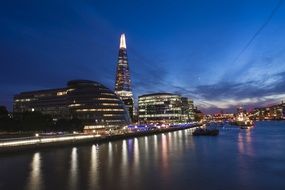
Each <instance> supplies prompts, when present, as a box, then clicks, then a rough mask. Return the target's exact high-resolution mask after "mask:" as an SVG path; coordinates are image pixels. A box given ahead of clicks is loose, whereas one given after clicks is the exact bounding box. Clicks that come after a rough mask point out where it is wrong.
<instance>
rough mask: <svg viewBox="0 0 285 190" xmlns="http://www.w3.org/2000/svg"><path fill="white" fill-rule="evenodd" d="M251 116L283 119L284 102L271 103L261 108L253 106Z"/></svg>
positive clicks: (284, 114)
mask: <svg viewBox="0 0 285 190" xmlns="http://www.w3.org/2000/svg"><path fill="white" fill-rule="evenodd" d="M252 118H253V119H255V120H280V119H285V103H284V102H283V101H282V102H281V104H277V105H272V106H268V107H263V108H255V109H254V111H253V112H252Z"/></svg>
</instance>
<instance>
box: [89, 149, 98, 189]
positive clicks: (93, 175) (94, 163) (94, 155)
mask: <svg viewBox="0 0 285 190" xmlns="http://www.w3.org/2000/svg"><path fill="white" fill-rule="evenodd" d="M98 154H99V150H98V148H97V147H96V145H92V147H91V159H90V171H89V189H90V190H91V189H99V185H98V172H99V170H98V164H99V160H98Z"/></svg>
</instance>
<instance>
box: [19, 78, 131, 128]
mask: <svg viewBox="0 0 285 190" xmlns="http://www.w3.org/2000/svg"><path fill="white" fill-rule="evenodd" d="M25 111H39V112H41V113H43V114H49V115H51V116H52V117H53V118H54V119H61V118H64V119H71V118H78V119H80V120H82V121H83V122H84V124H85V129H86V130H87V131H88V130H92V131H93V130H96V129H104V128H117V127H122V126H125V125H127V124H129V122H130V117H129V114H128V111H127V110H126V108H125V105H124V103H123V102H122V100H121V99H120V98H119V97H118V96H117V95H116V94H115V93H114V92H113V91H111V90H110V89H108V88H106V87H105V86H104V85H102V84H100V83H98V82H94V81H89V80H73V81H69V82H68V83H67V87H65V88H59V89H50V90H40V91H33V92H23V93H20V94H18V95H16V96H15V97H14V112H25Z"/></svg>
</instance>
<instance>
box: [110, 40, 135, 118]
mask: <svg viewBox="0 0 285 190" xmlns="http://www.w3.org/2000/svg"><path fill="white" fill-rule="evenodd" d="M115 93H116V94H117V95H118V96H119V97H120V98H121V99H122V100H123V102H124V104H125V106H126V108H127V109H128V112H129V115H130V117H131V119H132V118H133V112H134V99H133V93H132V89H131V79H130V69H129V63H128V56H127V46H126V38H125V34H122V35H121V38H120V48H119V56H118V64H117V72H116V82H115Z"/></svg>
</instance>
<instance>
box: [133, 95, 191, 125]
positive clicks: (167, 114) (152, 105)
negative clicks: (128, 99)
mask: <svg viewBox="0 0 285 190" xmlns="http://www.w3.org/2000/svg"><path fill="white" fill-rule="evenodd" d="M138 103H139V108H138V109H139V110H138V113H139V122H140V123H166V124H171V123H178V122H187V121H188V120H189V117H188V113H189V105H188V99H187V98H185V97H181V96H180V95H177V94H171V93H155V94H146V95H142V96H140V97H139V100H138Z"/></svg>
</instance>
